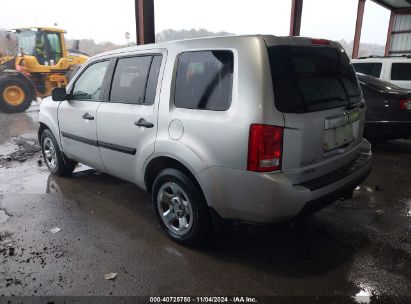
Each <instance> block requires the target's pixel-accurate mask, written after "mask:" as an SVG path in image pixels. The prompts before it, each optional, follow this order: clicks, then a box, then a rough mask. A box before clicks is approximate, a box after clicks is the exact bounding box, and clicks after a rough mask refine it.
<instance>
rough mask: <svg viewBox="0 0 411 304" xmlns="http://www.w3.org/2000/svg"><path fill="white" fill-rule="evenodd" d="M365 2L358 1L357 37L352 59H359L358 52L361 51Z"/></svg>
mask: <svg viewBox="0 0 411 304" xmlns="http://www.w3.org/2000/svg"><path fill="white" fill-rule="evenodd" d="M365 1H366V0H358V9H357V22H356V23H355V36H354V46H353V50H352V58H358V52H359V49H360V40H361V30H362V20H363V17H364V7H365Z"/></svg>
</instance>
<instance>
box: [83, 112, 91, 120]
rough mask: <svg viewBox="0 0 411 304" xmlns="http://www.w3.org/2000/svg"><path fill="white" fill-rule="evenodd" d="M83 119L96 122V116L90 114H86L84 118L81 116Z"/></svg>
mask: <svg viewBox="0 0 411 304" xmlns="http://www.w3.org/2000/svg"><path fill="white" fill-rule="evenodd" d="M81 117H82V118H83V119H87V120H94V116H92V115H90V114H88V113H84V114H83V116H81Z"/></svg>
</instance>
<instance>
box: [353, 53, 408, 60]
mask: <svg viewBox="0 0 411 304" xmlns="http://www.w3.org/2000/svg"><path fill="white" fill-rule="evenodd" d="M367 58H411V55H406V54H402V55H388V56H381V55H369V56H362V57H358V59H367Z"/></svg>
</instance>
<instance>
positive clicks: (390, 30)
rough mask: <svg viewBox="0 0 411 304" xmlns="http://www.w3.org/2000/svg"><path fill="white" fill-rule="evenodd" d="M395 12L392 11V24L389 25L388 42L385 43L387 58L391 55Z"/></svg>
mask: <svg viewBox="0 0 411 304" xmlns="http://www.w3.org/2000/svg"><path fill="white" fill-rule="evenodd" d="M394 21H395V12H394V11H391V16H390V22H389V23H388V32H387V41H386V42H385V56H388V55H389V54H390V49H391V37H392V32H393V28H394Z"/></svg>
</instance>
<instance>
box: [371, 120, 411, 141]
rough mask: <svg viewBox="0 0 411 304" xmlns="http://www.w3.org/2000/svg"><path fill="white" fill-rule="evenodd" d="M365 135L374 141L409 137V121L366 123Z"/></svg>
mask: <svg viewBox="0 0 411 304" xmlns="http://www.w3.org/2000/svg"><path fill="white" fill-rule="evenodd" d="M365 128H366V134H367V136H368V137H370V138H374V139H395V138H407V137H411V121H366V122H365Z"/></svg>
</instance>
